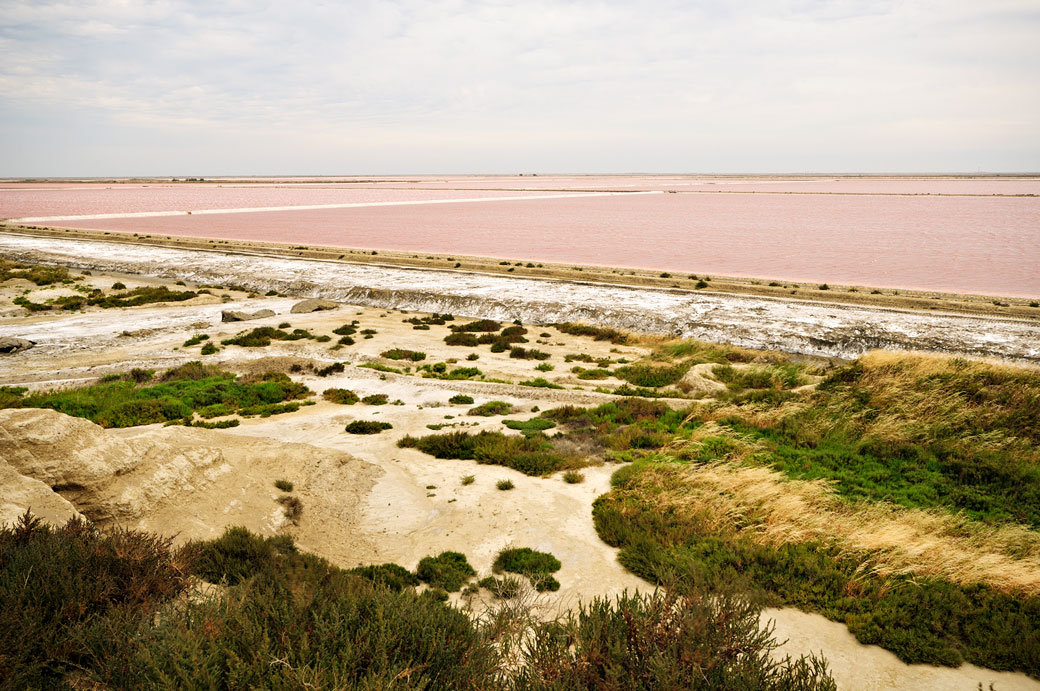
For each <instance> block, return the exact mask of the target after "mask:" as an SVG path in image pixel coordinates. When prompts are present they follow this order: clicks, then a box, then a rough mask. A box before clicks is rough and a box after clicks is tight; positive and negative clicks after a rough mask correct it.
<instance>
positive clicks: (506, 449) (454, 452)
mask: <svg viewBox="0 0 1040 691" xmlns="http://www.w3.org/2000/svg"><path fill="white" fill-rule="evenodd" d="M397 444H398V446H400V447H402V448H416V449H418V450H419V451H422V452H423V453H426V454H429V455H431V456H433V457H434V458H457V459H460V460H475V461H477V462H478V463H481V464H485V465H502V466H506V467H508V468H513V469H515V470H519V471H520V472H522V473H526V474H527V475H545V474H547V473H551V472H554V471H556V470H559V469H560V467H561V466H563V465H564V464H565V463H566V462H567V459H566V458H564V457H563V456H562V455H560V454H558V453H556V452H555V451H554V450H553V448H552V444H551V443H550V442H549V440H548V439H546V438H545V437H544V436H543V435H538V436H532V437H523V436H515V435H510V436H506V435H504V434H502V433H500V432H486V431H485V432H478V433H477V434H469V433H467V432H448V433H446V434H430V435H427V436H425V437H418V438H416V437H412V436H406V437H404V438H403V439H401V440H400V441H398V442H397Z"/></svg>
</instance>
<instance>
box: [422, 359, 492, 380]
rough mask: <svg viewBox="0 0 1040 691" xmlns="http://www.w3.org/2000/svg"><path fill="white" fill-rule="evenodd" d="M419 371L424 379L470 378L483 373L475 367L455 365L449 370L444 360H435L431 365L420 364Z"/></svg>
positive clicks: (480, 375)
mask: <svg viewBox="0 0 1040 691" xmlns="http://www.w3.org/2000/svg"><path fill="white" fill-rule="evenodd" d="M419 371H421V372H422V376H423V377H424V378H426V379H445V380H447V381H456V380H461V379H472V378H473V377H482V376H484V373H483V372H481V371H480V370H479V369H477V368H476V367H456V368H455V369H453V370H451V371H450V372H449V371H448V364H447V363H445V362H437V363H434V364H432V365H422V366H421V367H420V368H419Z"/></svg>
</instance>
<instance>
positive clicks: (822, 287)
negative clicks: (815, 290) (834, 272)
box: [819, 283, 831, 290]
mask: <svg viewBox="0 0 1040 691" xmlns="http://www.w3.org/2000/svg"><path fill="white" fill-rule="evenodd" d="M819 289H820V290H830V289H831V287H830V286H829V285H827V284H826V283H821V284H820V288H819Z"/></svg>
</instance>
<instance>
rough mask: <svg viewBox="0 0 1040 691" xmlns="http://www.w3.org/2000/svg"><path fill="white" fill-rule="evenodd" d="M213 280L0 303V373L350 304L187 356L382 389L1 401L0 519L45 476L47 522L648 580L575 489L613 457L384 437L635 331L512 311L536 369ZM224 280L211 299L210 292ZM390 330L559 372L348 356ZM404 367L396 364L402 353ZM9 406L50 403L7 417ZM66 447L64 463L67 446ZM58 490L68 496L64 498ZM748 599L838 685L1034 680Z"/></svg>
mask: <svg viewBox="0 0 1040 691" xmlns="http://www.w3.org/2000/svg"><path fill="white" fill-rule="evenodd" d="M117 278H122V280H123V282H124V283H126V284H127V285H128V286H130V287H134V285H138V284H142V283H149V282H151V283H154V282H156V281H157V280H158V279H151V278H147V277H143V276H133V277H129V278H128V277H127V276H125V275H123V276H115V275H102V274H99V273H97V272H95V275H93V276H90V277H88V278H87V280H88V281H89V282H90V283H91V284H93V285H97V286H100V287H106V288H107V287H108V286H110V285H111V283H112V282H113V281H114V280H116V279H117ZM167 284H169V283H167ZM171 287H173V286H172V285H171ZM189 287H191V286H189ZM25 289H26V286H16V285H14V284H13V283H11V284H7V285H4V286H2V287H0V304H2V301H3V300H8V301H9V300H10V298H11V297H12V296H13V295H16V294H18V293H20V292H21V291H22V290H25ZM31 290H32V294H31V295H32V298H33V299H34V300H39V299H42V297H43V291H40V293H39V295H37V291H38V290H39V289H36V288H32V289H31ZM213 292H214V293H215V295H214V296H213V297H212V298H210V297H206V298H203V299H200V300H197V301H196V302H194V303H192V304H172V305H168V306H145V307H138V308H129V309H118V310H107V311H100V310H93V311H88V312H85V313H72V314H70V313H55V314H53V315H52V314H43V315H42V316H41V315H38V316H34V317H30V318H24V317H20V316H13V315H9V316H6V317H5V316H2V313H0V335H20V336H23V337H28V338H31V339H33V340H36V341H37V345H36V346H35V347H34V348H32V349H30V350H28V351H25V352H22V353H19V354H16V355H11V356H3V360H0V385H12V384H20V385H29V386H32V387H35V388H41V387H42V388H46V387H50V386H54V385H62V384H75V383H82V382H85V381H92V380H95V379H96V378H97V377H98V376H100V375H103V374H105V373H108V372H123V371H126V370H127V369H129V368H130V367H133V366H142V367H153V368H165V367H172V366H175V365H178V364H181V363H183V362H185V361H188V360H193V359H199V357H200V356H199V354H198V346H196V347H193V348H185V347H183V345H182V344H183V342H184V340H185V339H187V338H188V337H189V336H191V335H192V334H194V333H208V334H210V337H211V341H215V342H219V341H220V339H221V338H226V337H228V336H230V335H233V334H235V333H238V332H240V331H242V330H245V329H247V328H252V327H254V326H260V325H272V326H273V325H278V324H279V323H281V322H283V321H288V322H290V323H291V324H292V326H293V327H294V328H296V327H299V328H307V329H309V330H311V331H313V332H314V333H329V332H330V331H331V329H332V328H335V327H336V326H339V325H341V324H344V323H348V322H350V321H351V320H354V319H357V320H358V321H359V322H360V324H359V326H358V328H359V329H366V328H369V329H373V330H375V331H376V333H375V334H374V335H373V336H372V338H370V339H365V338H364V337H363V336H362V335H360V334H356V335H355V336H354V338H355V339H356V340H357V343H356V344H355V345H353V346H348V347H345V348H343V349H341V350H337V351H332V350H331V347H332V346H333V345H334V344H335V340H333V341H331V342H329V343H325V344H319V343H316V342H314V341H310V340H304V341H295V342H288V343H285V342H276V343H274V344H272V345H271V346H270V347H267V348H261V349H245V348H238V347H226V348H223V349H222V350H221V351H220V352H219V353H217V354H215V355H210V356H207V357H206V358H204V360H205V361H206V362H208V363H211V364H219V365H221V366H223V367H226V368H230V369H234V370H236V371H240V372H251V371H264V370H267V369H278V370H281V371H288V370H289V368H290V367H291V366H292V365H293V364H298V365H306V364H308V363H314V364H317V365H325V364H328V363H331V362H335V361H340V362H345V363H348V366H347V367H345V370H344V372H343V373H341V374H335V375H332V376H329V377H325V378H321V377H317V376H315V375H313V374H310V373H307V371H306V370H305V371H304V372H303V373H299V374H294V375H293V376H294V377H295V378H296V379H298V380H300V381H303V382H304V383H306V384H307V385H308V386H309V387H310V388H311V389H313V390H315V391H317V392H320V391H322V390H324V389H325V388H328V387H342V388H350V389H352V390H354V391H355V392H356V393H358V394H359V395H362V396H364V395H368V394H373V393H383V394H386V395H387V397H388V398H389V399H390V401H392V402H394V403H396V404H393V403H391V404H388V405H382V406H368V405H361V404H357V405H353V406H344V405H337V404H333V403H329V402H326V401H319V402H318V403H317V404H316V405H313V406H308V407H304V408H301V410H300V411H299V412H297V413H293V414H289V415H280V416H273V417H270V418H266V419H248V420H245V421H243V422H242V424H241V425H240V426H239V427H237V428H233V429H230V430H224V431H215V430H200V429H184V428H177V427H171V428H161V427H159V426H156V425H152V426H147V427H141V428H131V429H124V430H110V431H102V430H100V428H96V427H95V426H93V425H90V424H89V423H86V422H85V421H81V420H73V419H71V418H63V417H62V416H60V415H58V414H56V413H50V412H49V411H6V413H0V460H2V461H4V463H0V471H3V472H4V473H6V474H4V475H0V477H3V478H7V479H5V481H4V485H3V489H2V490H0V492H3V496H0V508H2V509H3V513H2V516H0V517H2V518H3V519H5V520H10V519H11V518H12V517H13V516H14V515H17V511H18V510H19V509H20V508H24V507H23V506H20V505H19V502H22V503H23V504H24V503H25V502H27V501H29V502H31V501H37V500H40V499H41V498H42V497H44V496H46V495H47V492H49V488H50V487H53V486H59V487H65V489H64V490H63V491H62V493H61V496H58V495H56V494H54V493H53V492H52V493H50V497H51V498H52V499H53V505H51V506H50V508H51V510H52V511H53V512H54V518H55V520H57V519H58V518H59V517H60V515H61V513H62V511H66V512H72V511H74V510H77V509H78V510H81V511H83V512H84V513H87V514H88V515H91V516H92V517H95V518H98V519H100V520H106V518H105V517H106V515H108V516H109V518H108V519H107V520H117V521H118V522H119V523H120V524H124V525H131V526H133V527H141V528H147V529H150V530H157V531H159V532H162V533H164V534H169V535H174V536H176V538H177V539H178V540H184V539H189V538H208V537H212V536H214V535H216V534H219V532H220V531H221V530H222V529H223V528H224V527H225V526H229V525H238V524H244V525H247V526H248V527H250V528H251V529H253V530H256V531H258V532H261V533H264V534H274V533H278V532H286V533H289V534H291V535H293V536H294V537H295V538H296V540H297V541H298V543H299V545H300V546H301V547H302V548H303V549H306V550H309V551H312V552H315V553H317V554H320V555H322V556H325V557H327V558H329V559H330V560H332V561H333V562H334V563H336V564H339V565H342V566H354V565H358V564H365V563H381V562H387V561H392V562H397V563H400V564H402V565H404V566H407V567H409V568H413V567H414V566H415V565H416V564H417V562H418V561H419V559H420V558H422V557H423V556H427V555H430V554H437V553H439V552H441V551H444V550H457V551H461V552H464V553H465V554H466V555H467V557H468V558H469V560H470V562H471V563H472V564H473V565H474V567H475V568H476V569H477V570H478V572H480V573H481V574H482V575H483V574H486V573H488V572H489V571H490V566H491V563H492V561H493V559H494V556H495V555H496V554H497V552H498V551H499V550H501V549H502V548H504V547H508V546H515V547H525V546H526V547H532V548H535V549H539V550H544V551H549V552H552V553H553V554H555V555H556V556H557V557H558V558H559V559H560V560H561V562H562V563H563V568H562V570H561V571H560V572H559V573H558V574H557V576H558V579H559V581H560V582H561V584H562V588H561V590H560V592H559V593H557V594H553V595H545V596H541V597H540V604H541V606H542V607H543V608H544V609H545V610H546V611H548V612H549V613H551V612H553V611H560V610H562V609H564V608H567V607H571V606H573V605H574V604H576V603H577V602H579V601H580V600H587V599H589V598H591V597H594V596H602V595H606V596H611V595H615V594H618V593H620V592H622V591H624V590H629V591H631V590H635V589H642V588H647V587H648V585H647V584H646V583H644V582H643V581H641V580H640V579H638V578H636V577H635V576H633V575H631V574H629V573H627V572H626V571H625V570H624V569H623V568H622V567H621V566H620V565H619V564H618V563H617V561H616V553H615V551H614V550H613V549H611V548H609V547H608V546H606V545H605V544H604V543H603V542H601V541H600V540H599V538H598V536H597V535H596V532H595V528H594V526H593V523H592V516H591V505H592V502H593V501H594V499H595V498H596V497H597V496H599V495H600V494H602V493H604V492H606V491H608V489H609V478H610V475H611V473H612V472H613V470H614V469H615V468H616V466H609V465H604V466H593V467H589V468H587V469H585V470H584V471H583V472H584V475H585V481H584V482H583V483H580V484H573V485H571V484H567V483H565V482H563V480H562V479H561V477H560V474H558V473H557V474H555V475H553V476H551V477H547V478H534V477H528V476H526V475H523V474H521V473H519V472H516V471H513V470H510V469H507V468H501V467H497V466H485V465H479V464H476V463H473V462H469V461H456V460H438V459H434V458H432V457H430V456H427V455H425V454H422V453H420V452H418V451H415V450H412V449H400V448H398V447H397V446H396V442H397V440H398V439H400V438H401V437H402V436H404V435H405V434H406V433H411V434H422V433H426V432H427V431H428V430H427V425H435V424H447V425H453V424H463V425H465V426H464V427H460V428H461V429H467V430H477V429H499V430H500V429H502V426H501V420H502V419H503V418H502V416H497V417H491V418H483V417H472V416H467V415H465V413H466V411H467V410H468V409H469V408H470V407H471V406H468V405H451V404H450V403H448V399H449V398H450V397H451V396H452V395H454V394H456V393H467V394H470V395H472V396H473V397H474V398H475V399H476V403H481V402H483V401H486V400H492V399H497V400H504V401H507V402H509V403H511V404H512V405H513V406H514V407H515V409H516V411H517V413H516V414H514V415H512V416H511V417H517V416H521V415H522V416H528V415H530V413H531V411H532V410H533V409H534V407H536V406H537V407H541V408H546V407H550V406H553V405H559V404H561V403H574V404H580V405H592V404H596V403H599V402H601V401H604V400H609V398H610V396H609V395H606V394H603V393H597V392H595V391H594V390H593V389H594V388H595V387H596V386H597V385H599V384H601V383H603V382H587V381H582V380H578V379H577V378H576V377H575V376H574V375H573V374H572V373H571V372H570V368H571V366H572V364H581V363H572V364H565V363H564V361H563V355H565V354H567V353H579V352H585V353H589V354H591V355H592V356H594V357H611V358H614V359H617V358H620V357H626V358H628V359H635V358H637V357H639V356H640V355H641V354H643V353H645V352H646V351H645V350H644V349H643V348H641V347H636V346H613V345H611V344H610V343H606V342H593V341H591V340H590V339H579V338H576V337H572V336H566V335H564V334H561V333H559V332H558V331H556V330H555V329H553V328H551V327H550V328H542V327H529V329H530V332H529V333H528V335H527V337H528V338H529V339H530V341H531V342H530V343H529V344H525V345H526V346H527V347H536V348H539V349H542V350H545V351H547V352H550V353H551V358H550V359H549V361H548V362H550V363H552V364H554V366H555V369H554V370H553V371H550V372H539V371H536V370H535V369H534V367H535V365H536V364H537V363H536V362H534V361H527V360H515V359H511V358H509V357H508V353H499V354H492V353H489V352H488V348H487V346H482V347H480V348H479V349H477V352H479V353H480V359H479V360H477V361H474V362H469V361H466V360H465V359H464V358H465V355H466V354H467V353H469V352H471V350H472V349H469V348H455V347H450V346H447V345H445V344H444V343H443V342H442V340H441V339H442V337H443V335H444V334H446V333H447V328H446V327H444V326H433V327H431V330H430V331H417V330H414V329H412V326H411V325H410V324H406V323H404V322H403V320H404V319H406V318H407V317H410V316H413V314H414V313H403V312H398V311H395V310H387V309H382V308H374V307H358V306H348V305H344V306H342V307H340V308H338V309H335V310H332V311H328V312H316V313H312V314H305V315H296V314H289V309H290V308H291V306H292V305H293V304H294V303H295V302H296V300H295V299H290V298H279V297H273V298H260V297H249V296H248V294H247V293H245V292H243V291H235V290H214V291H213ZM225 293H226V294H227V298H223V297H221V296H222V295H223V294H225ZM55 294H56V293H55ZM225 300H226V302H225ZM8 304H9V303H8ZM261 307H269V308H271V309H273V310H274V311H275V312H276V315H275V316H274V317H270V318H267V319H262V320H257V321H253V322H245V323H230V324H224V323H221V322H220V311H221V310H222V309H245V310H254V309H259V308H261ZM460 320H461V319H460ZM542 333H546V334H549V335H548V336H545V337H543V336H541V335H540V334H542ZM127 334H128V335H127ZM392 347H400V348H409V349H414V350H421V351H424V352H426V353H427V358H426V360H425V361H424V362H438V361H446V360H448V359H450V358H458V359H459V362H458V363H456V364H455V365H450V366H477V367H479V368H480V369H481V370H482V371H483V372H484V373H485V375H487V376H488V377H492V378H496V379H501V380H508V381H511V382H518V381H520V380H522V379H526V378H533V377H536V376H544V377H546V378H548V379H550V380H554V381H556V382H559V383H560V384H561V385H563V386H565V387H567V388H565V389H562V390H550V389H536V388H529V387H521V386H516V385H513V384H503V383H489V382H479V381H441V380H435V379H422V378H420V377H417V376H406V375H397V374H392V373H382V372H378V371H374V370H371V369H365V368H359V367H357V366H356V365H358V364H362V363H365V362H379V363H383V364H388V365H392V366H395V367H406V366H409V365H405V364H403V363H400V362H392V361H389V360H385V359H382V358H380V356H379V353H380V352H382V351H383V350H386V349H388V348H392ZM410 366H411V367H412V370H413V372H414V367H415V365H414V364H412V365H410ZM585 366H589V365H585ZM704 373H705V374H706V373H707V370H705V371H704ZM694 374H695V375H696V376H700V374H701V373H699V372H695V373H694ZM606 383H607V384H608V385H612V384H616V383H618V382H616V381H615V380H608V381H607V382H606ZM702 383H703V382H702ZM575 387H579V388H575ZM706 388H708V389H710V388H711V387H710V386H707V385H706ZM26 413H33V414H39V413H48V414H49V415H50V416H51V417H49V418H47V419H37V418H31V419H29V418H24V419H23V418H18V417H17V416H18V415H24V414H26ZM30 417H31V416H30ZM16 418H17V419H16ZM355 419H365V420H382V421H386V422H389V423H391V424H392V425H393V429H391V430H389V431H386V432H383V433H381V434H377V435H368V436H356V435H350V434H347V433H346V432H345V431H344V426H345V424H346V423H348V422H350V421H351V420H355ZM446 429H454V428H451V427H448V428H446ZM5 435H6V436H5ZM48 450H49V451H48ZM70 458H72V459H75V462H71V463H70V462H69V460H68V459H70ZM12 469H14V470H13V471H12ZM11 472H14V473H15V476H17V477H15V476H12V475H11ZM467 475H473V476H474V482H473V483H472V484H469V485H463V484H462V483H461V478H462V477H463V476H467ZM9 476H10V477H9ZM276 479H285V480H288V481H290V482H292V483H293V484H294V486H295V487H294V490H293V494H294V495H296V496H298V497H299V498H300V500H301V501H302V503H303V515H302V518H301V520H300V523H299V525H298V526H293V525H291V524H289V523H288V522H287V521H286V520H285V519H284V516H282V515H281V511H280V509H281V507H280V505H279V504H278V503H277V501H276V500H277V497H278V496H279V495H280V493H279V492H278V491H277V490H275V489H274V487H273V482H274V481H275V480H276ZM503 479H508V480H511V481H512V482H513V483H514V485H515V489H512V490H509V491H500V490H498V489H496V488H495V483H496V482H497V481H498V480H503ZM15 480H17V481H18V482H20V483H22V484H19V485H17V487H18V488H19V491H18V492H14V491H13V490H11V489H9V488H11V487H15V484H14V481H15ZM9 481H10V482H9ZM34 483H35V484H34ZM19 492H20V493H19ZM61 502H71V504H69V505H68V506H67V507H66V506H64V505H63V504H61ZM456 601H458V599H457V597H456ZM765 616H766V617H768V618H769V619H772V620H774V621H775V623H776V634H777V637H778V638H779V639H780V640H785V639H786V640H787V643H786V644H785V645H784V646H783V647H782V649H781V652H782V653H790V654H796V655H797V654H803V653H809V652H814V653H821V652H822V653H823V655H824V656H825V657H826V658H827V659H828V661H829V663H830V667H831V669H832V672H833V674H834V676H835V678H836V679H837V680H838V682H839V687H840V688H842V689H849V690H864V691H866V690H868V689H889V688H920V689H965V690H966V691H970V690H973V689H976V688H977V685H978V684H979V683H980V682H981V683H982V684H983V686H984V687H986V686H987V685H988V684H989V683H991V682H992V683H994V687H995V688H996V689H1000V690H1001V691H1003V690H1005V689H1040V683H1038V682H1036V681H1034V680H1031V679H1028V678H1027V677H1025V676H1024V675H1020V674H1000V673H995V672H991V671H988V670H982V669H979V668H975V667H972V666H970V665H964V666H962V667H960V668H958V669H947V668H935V667H930V666H925V665H905V664H903V663H901V662H899V661H898V660H897V659H896V658H895V656H893V655H892V654H890V653H888V652H886V651H884V650H882V649H880V648H877V647H875V646H863V645H860V644H859V643H858V642H856V641H855V639H854V638H853V637H852V636H851V634H849V632H848V630H847V629H846V628H845V627H844V626H843V625H841V624H836V623H834V622H830V621H827V620H826V619H824V618H823V617H820V616H817V615H810V614H805V613H802V612H799V611H797V610H793V609H780V610H770V611H768V612H766V615H765Z"/></svg>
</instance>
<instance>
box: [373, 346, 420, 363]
mask: <svg viewBox="0 0 1040 691" xmlns="http://www.w3.org/2000/svg"><path fill="white" fill-rule="evenodd" d="M380 355H382V356H383V357H385V358H388V359H390V360H411V361H412V362H419V361H420V360H425V359H426V353H420V352H419V351H417V350H405V349H404V348H391V349H390V350H384V351H383V352H382V353H380Z"/></svg>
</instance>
